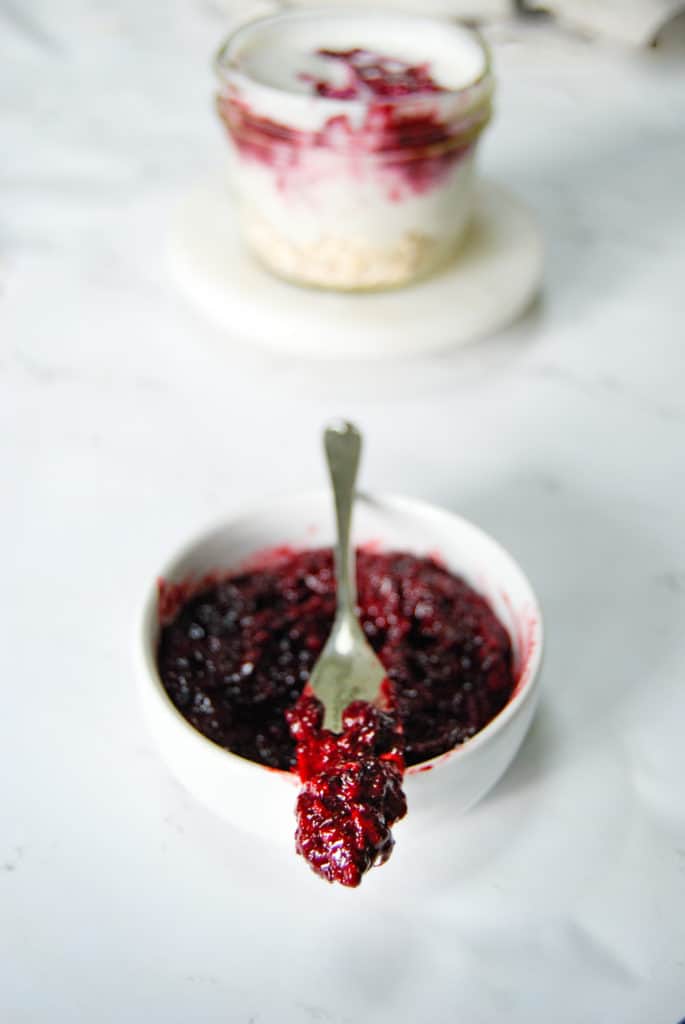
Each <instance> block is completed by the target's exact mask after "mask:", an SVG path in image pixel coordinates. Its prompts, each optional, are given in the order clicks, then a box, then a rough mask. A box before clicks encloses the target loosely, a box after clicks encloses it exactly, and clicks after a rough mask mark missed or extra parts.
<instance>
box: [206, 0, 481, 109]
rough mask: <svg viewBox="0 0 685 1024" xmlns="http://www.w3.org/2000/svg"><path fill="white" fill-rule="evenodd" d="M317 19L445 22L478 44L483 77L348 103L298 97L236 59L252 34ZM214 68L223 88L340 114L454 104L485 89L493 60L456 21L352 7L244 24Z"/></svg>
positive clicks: (474, 34)
mask: <svg viewBox="0 0 685 1024" xmlns="http://www.w3.org/2000/svg"><path fill="white" fill-rule="evenodd" d="M313 16H314V17H319V16H320V17H322V18H336V17H354V18H359V19H363V20H367V19H372V18H374V17H376V18H377V17H383V18H385V19H388V18H392V19H395V20H398V19H401V20H404V21H412V22H416V23H424V24H425V23H430V24H433V25H435V24H439V23H440V22H441V21H444V22H445V23H446V24H448V25H449V26H450V28H452V29H457V30H459V31H460V32H462V33H463V34H464V35H465V36H468V37H469V39H470V40H471V41H472V42H475V43H476V44H477V46H478V49H479V51H480V56H481V67H480V70H479V73H478V74H477V75H475V77H473V78H471V79H470V80H469V81H467V82H465V83H464V84H463V85H460V86H459V87H456V88H441V89H440V91H439V92H435V93H428V92H414V93H407V94H404V95H400V96H383V97H378V96H373V97H350V98H348V99H340V98H339V97H332V96H320V95H311V94H309V93H304V92H303V93H298V92H295V91H293V90H290V89H287V88H279V87H278V86H277V85H272V84H270V83H267V82H264V81H261V80H260V79H258V78H256V77H254V76H252V75H250V74H249V72H247V71H245V70H244V69H243V68H242V67H241V65H240V61H239V59H237V57H236V54H235V50H236V48H237V47H238V46H239V45H240V43H241V42H243V41H244V40H245V39H246V38H249V36H250V34H251V33H252V32H254V31H255V30H259V29H260V28H263V27H268V26H270V25H277V24H278V23H279V22H284V21H285V22H293V21H298V20H302V21H307V20H311V18H312V17H313ZM213 67H214V71H215V74H216V75H217V77H218V79H219V81H220V82H221V83H222V84H237V83H240V82H243V83H245V84H248V85H249V87H250V88H252V89H255V88H256V89H258V90H259V91H260V92H261V93H263V94H264V95H265V96H266V95H269V94H271V95H274V96H279V97H283V96H287V97H288V99H289V101H290V102H294V103H297V102H298V101H301V102H307V103H312V102H314V103H315V104H316V105H317V106H320V107H321V109H326V108H329V109H337V110H339V111H340V110H342V109H348V110H352V109H355V108H356V109H360V108H365V107H368V106H370V105H371V104H374V103H379V102H382V103H383V105H384V106H388V107H396V108H398V109H400V108H402V107H404V106H410V105H412V104H416V103H417V102H421V101H425V100H426V99H431V100H433V101H434V102H435V101H437V102H441V103H444V102H446V101H449V100H450V99H452V100H453V99H455V98H458V97H463V96H465V95H468V94H469V93H471V92H472V91H473V90H475V89H477V88H478V87H481V86H483V85H484V84H485V83H487V82H488V80H489V79H491V78H492V57H491V51H490V47H489V46H488V44H487V43H486V41H485V39H484V38H483V36H482V34H481V33H480V32H479V31H478V29H476V28H474V27H473V26H471V25H467V24H466V23H464V22H461V21H459V20H458V19H454V18H450V19H446V18H440V17H438V16H431V15H424V14H415V13H413V12H408V11H387V10H382V9H379V8H377V7H372V8H364V9H362V10H360V9H358V8H352V7H325V8H323V7H318V8H317V7H310V8H305V9H302V10H286V11H280V12H277V13H274V14H267V15H262V16H260V17H257V18H252V19H250V20H249V21H245V22H242V23H241V24H240V25H238V26H237V27H236V28H235V29H234V30H233V31H232V32H231V33H230V34H229V35H228V37H227V38H226V39H225V40H224V42H223V43H222V44H221V46H220V47H219V49H218V50H217V52H216V54H215V56H214V60H213ZM488 98H489V93H488Z"/></svg>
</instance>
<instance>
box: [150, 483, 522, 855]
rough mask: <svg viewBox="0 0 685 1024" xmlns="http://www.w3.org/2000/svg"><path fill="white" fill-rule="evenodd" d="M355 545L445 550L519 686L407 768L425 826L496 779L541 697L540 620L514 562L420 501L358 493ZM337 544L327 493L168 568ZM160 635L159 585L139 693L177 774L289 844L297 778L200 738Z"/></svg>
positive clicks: (223, 810)
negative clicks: (510, 659)
mask: <svg viewBox="0 0 685 1024" xmlns="http://www.w3.org/2000/svg"><path fill="white" fill-rule="evenodd" d="M354 539H355V542H356V543H358V544H363V543H368V542H373V543H374V544H380V545H381V546H382V547H383V548H386V549H393V548H394V549H396V550H406V551H410V552H412V553H413V554H417V555H426V554H438V555H439V556H440V557H441V558H442V559H443V560H444V562H445V563H446V564H447V566H448V568H449V569H450V570H452V571H453V572H456V573H459V574H460V575H462V576H463V577H464V578H465V579H466V580H467V581H468V582H469V583H471V584H472V586H474V587H475V588H476V589H477V590H478V591H479V592H480V593H482V594H483V595H485V597H486V598H487V599H488V601H489V602H490V604H491V606H492V608H493V609H494V611H495V612H496V613H497V615H498V616H499V618H500V619H501V621H502V622H503V623H504V625H505V626H506V627H507V629H508V631H509V633H510V635H511V639H512V643H513V649H514V657H515V665H516V673H517V678H518V682H517V686H516V689H515V692H514V694H513V696H512V698H511V700H510V701H509V703H508V704H507V705H506V707H505V708H504V709H503V710H502V711H501V712H500V713H499V714H498V715H497V717H496V718H494V719H493V721H492V722H490V724H489V725H487V726H486V727H485V728H484V729H483V730H481V732H479V733H478V734H477V735H476V736H474V737H473V739H471V740H469V741H468V742H467V743H465V744H463V745H462V746H459V747H456V748H455V749H454V750H451V751H448V752H447V753H445V754H441V755H440V756H439V757H435V758H433V759H432V760H430V761H426V762H424V763H423V764H420V765H415V766H413V767H411V768H409V770H408V772H407V775H406V779H405V789H406V793H407V800H408V804H409V819H408V820H410V821H411V824H412V826H413V827H415V828H416V827H418V828H420V829H422V830H425V829H426V828H428V827H430V826H431V824H435V823H437V822H439V821H440V820H441V819H443V818H444V817H445V816H447V815H449V816H450V817H453V816H454V815H456V814H459V813H461V812H463V811H465V810H467V809H468V808H469V807H471V806H472V805H473V804H475V803H476V801H477V800H480V798H481V797H483V796H484V795H485V793H486V792H487V791H488V790H489V789H490V788H491V787H492V786H493V785H494V784H495V782H497V780H498V779H499V778H500V776H501V775H502V774H503V773H504V772H505V771H506V769H507V767H508V765H509V764H510V762H511V760H512V758H513V757H514V755H515V754H516V752H517V750H518V748H519V747H520V745H521V742H522V740H523V738H524V736H525V734H526V731H527V729H528V727H529V725H530V723H531V720H532V717H533V712H534V710H535V705H536V701H537V696H538V677H539V669H540V662H541V656H542V619H541V614H540V609H539V607H538V603H537V600H536V598H535V594H534V593H533V591H532V589H531V586H530V584H529V582H528V580H527V579H526V577H525V576H524V574H523V573H522V571H521V569H520V568H519V567H518V565H517V564H516V563H515V562H514V560H513V559H512V558H511V557H510V555H508V554H507V552H506V551H504V549H503V548H501V547H500V545H499V544H497V543H496V541H494V540H493V539H492V538H491V537H489V536H488V535H487V534H485V533H483V531H482V530H480V529H479V528H478V527H476V526H474V525H473V524H471V523H469V522H467V521H466V520H465V519H461V518H460V517H459V516H456V515H453V514H452V513H451V512H447V511H445V510H444V509H440V508H437V507H435V506H433V505H429V504H426V503H424V502H421V501H417V500H415V499H413V498H401V497H390V496H385V495H383V496H369V495H359V497H358V500H357V503H356V505H355V514H354ZM332 542H333V511H332V503H331V498H330V494H329V493H328V492H327V491H321V492H312V493H306V494H298V495H295V496H292V497H288V498H285V499H279V500H274V501H270V502H269V503H268V504H266V503H265V504H264V505H262V506H260V507H259V508H256V509H253V510H252V511H250V512H248V513H246V514H244V515H241V516H240V517H238V518H236V519H233V520H232V521H230V522H227V523H224V524H222V525H220V526H218V527H216V528H215V529H211V530H208V531H206V532H203V533H201V534H200V535H199V536H198V537H195V538H194V539H193V540H191V541H190V543H188V544H186V545H185V546H184V547H183V548H182V549H181V551H180V552H179V553H178V554H177V555H176V556H175V557H174V558H173V559H172V560H171V561H170V562H169V563H168V564H167V565H166V566H164V567H163V568H162V570H161V572H160V576H161V577H163V578H164V579H165V580H169V581H172V582H182V581H186V580H188V579H192V578H201V577H202V576H204V575H205V574H207V573H209V572H213V571H216V570H219V571H224V570H226V571H230V570H231V569H232V568H234V567H237V566H239V565H240V564H241V563H242V562H244V561H245V559H246V558H247V557H248V556H250V555H252V554H254V553H255V552H258V551H260V550H263V549H268V548H272V547H275V546H278V545H289V546H292V547H294V548H304V547H318V546H323V545H330V544H331V543H332ZM158 633H159V624H158V614H157V587H156V581H151V587H150V592H149V594H148V596H147V600H146V603H145V609H144V613H143V620H142V630H141V636H140V646H139V650H138V656H139V659H138V660H139V667H140V673H139V674H140V689H141V695H142V700H143V705H144V710H145V714H146V717H147V719H148V722H149V726H150V729H151V730H152V733H153V735H154V737H155V739H156V741H157V743H158V745H159V749H160V751H161V753H162V756H163V757H164V759H165V760H166V762H167V763H168V765H169V767H170V769H171V771H172V772H173V774H174V775H175V776H176V777H177V779H178V780H179V781H180V782H181V783H182V784H183V785H184V786H185V787H186V788H187V789H188V790H190V792H191V793H192V794H193V795H194V796H195V797H197V799H198V800H200V801H202V802H203V803H204V804H206V805H207V806H208V807H209V808H211V810H213V811H215V812H216V813H217V814H219V815H221V816H222V817H224V818H226V819H227V820H228V821H230V822H232V823H233V824H234V825H236V826H238V827H239V828H241V829H243V830H246V831H249V832H252V833H258V834H260V835H262V836H267V837H269V838H273V839H283V840H285V841H287V842H288V843H292V836H293V831H294V817H293V809H294V801H295V795H296V788H297V784H298V780H297V777H296V776H295V775H293V774H290V773H288V772H282V771H277V770H274V769H270V768H265V767H263V766H262V765H258V764H255V763H254V762H252V761H248V760H246V759H245V758H242V757H239V756H237V755H236V754H232V753H230V752H229V751H227V750H224V749H223V748H221V747H218V746H216V745H215V744H214V743H212V742H211V741H210V740H208V739H206V738H205V737H204V736H202V734H201V733H199V732H197V730H196V729H194V728H193V727H192V726H191V725H190V724H189V723H188V722H187V721H186V720H185V719H184V718H183V717H182V715H181V714H180V713H179V712H178V711H177V710H176V708H175V707H174V705H173V704H172V703H171V701H170V699H169V698H168V696H167V694H166V692H165V690H164V688H163V686H162V683H161V681H160V678H159V674H158V672H157V667H156V661H155V654H156V647H157V639H158Z"/></svg>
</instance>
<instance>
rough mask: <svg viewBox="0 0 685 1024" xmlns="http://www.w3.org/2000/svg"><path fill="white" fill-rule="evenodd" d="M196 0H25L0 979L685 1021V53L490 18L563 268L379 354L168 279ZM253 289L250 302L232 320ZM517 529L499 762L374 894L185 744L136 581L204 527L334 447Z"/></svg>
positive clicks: (510, 135) (505, 102)
mask: <svg viewBox="0 0 685 1024" xmlns="http://www.w3.org/2000/svg"><path fill="white" fill-rule="evenodd" d="M224 25H225V13H222V10H221V8H220V7H219V6H217V5H215V4H214V3H212V2H210V0H205V2H197V3H191V2H190V0H174V2H170V3H167V4H165V5H162V4H139V3H136V2H135V0H125V2H124V0H120V2H118V3H116V4H110V5H109V6H105V5H99V4H98V5H95V4H92V3H88V2H86V0H74V2H72V3H70V4H61V5H55V4H51V3H49V2H48V0H31V2H28V3H20V0H2V2H0V58H1V60H0V76H1V83H2V88H1V90H0V95H1V96H2V103H3V106H4V108H5V111H4V114H3V118H2V122H1V128H0V131H1V132H2V141H1V143H0V153H1V154H2V156H1V158H0V182H1V186H2V189H1V202H2V233H1V235H0V260H1V263H0V387H1V391H0V421H1V423H2V428H3V438H4V443H3V444H2V446H1V448H0V473H1V479H2V489H3V491H2V497H3V500H2V525H3V546H2V565H3V575H4V588H3V590H4V601H3V604H2V614H1V615H0V622H1V623H2V648H1V649H2V652H3V700H2V714H1V715H0V749H1V750H2V772H1V773H0V780H1V781H0V793H1V808H2V810H1V821H2V827H1V828H0V869H1V870H0V943H1V947H0V948H1V950H2V954H1V956H0V964H1V966H0V1018H1V1019H2V1020H3V1022H5V1021H7V1022H8V1024H15V1022H17V1024H24V1022H40V1024H42V1022H48V1021H49V1022H51V1024H54V1022H63V1021H64V1022H71V1021H79V1022H81V1021H83V1022H88V1024H92V1022H93V1021H98V1022H109V1021H113V1022H115V1021H116V1022H124V1021H125V1022H127V1024H129V1022H138V1021H140V1022H143V1021H144V1022H146V1024H149V1022H156V1021H160V1022H161V1021H163V1022H165V1024H187V1022H189V1021H202V1022H214V1021H217V1022H218V1021H221V1022H234V1021H235V1022H240V1024H250V1022H252V1024H290V1022H296V1024H300V1022H302V1024H309V1022H323V1024H347V1022H352V1021H365V1022H376V1021H378V1022H386V1021H387V1022H390V1021H392V1022H398V1021H402V1022H404V1021H407V1022H414V1021H427V1022H436V1024H437V1022H440V1024H442V1022H444V1021H451V1020H462V1021H464V1022H467V1024H490V1022H493V1024H494V1022H495V1021H500V1020H506V1021H507V1022H508V1024H543V1022H547V1021H549V1020H554V1021H555V1022H556V1024H582V1022H588V1024H596V1022H598V1021H602V1022H604V1021H606V1022H610V1021H611V1022H613V1021H617V1022H618V1021H620V1022H621V1024H644V1022H646V1021H649V1022H657V1021H659V1022H665V1024H676V1021H677V1020H679V1019H680V1017H682V1016H683V1015H685V952H684V951H685V918H684V916H683V906H684V905H685V826H684V823H683V800H682V779H683V773H684V771H685V757H684V753H683V721H684V720H685V718H684V716H685V691H684V680H683V665H684V664H685V633H684V631H683V628H682V623H683V613H684V611H685V536H684V534H683V517H684V513H685V508H684V505H685V501H684V493H683V492H684V484H683V468H684V467H683V452H684V445H683V440H684V434H685V399H684V398H683V380H684V375H685V354H684V352H685V348H684V344H683V342H684V338H683V324H684V321H685V317H684V314H685V287H684V283H685V248H684V239H685V204H684V202H683V178H684V175H685V141H684V136H683V123H684V120H685V67H684V65H683V60H682V51H680V52H679V51H678V50H677V49H676V50H675V51H669V52H663V53H660V52H658V51H652V52H649V53H647V54H644V55H639V54H630V53H627V52H625V51H621V50H619V49H611V48H609V47H608V46H604V47H599V46H589V45H588V44H587V43H584V42H582V41H580V40H573V39H572V38H564V37H562V36H556V35H554V34H552V33H550V32H549V31H548V30H546V29H541V28H539V27H537V28H536V27H534V26H529V27H528V28H527V29H526V30H525V32H524V33H523V34H522V33H521V32H520V31H518V30H517V31H513V30H512V29H510V28H509V27H508V26H506V25H501V26H499V27H498V28H497V29H496V30H495V31H494V42H495V59H496V63H497V68H498V71H499V78H500V98H499V102H498V117H497V121H496V122H495V125H494V126H493V128H492V131H491V132H490V135H489V138H488V140H487V142H486V144H485V151H484V157H483V165H484V169H485V170H486V172H487V174H488V175H489V176H491V177H492V178H495V179H499V180H501V181H502V182H504V183H506V184H507V185H508V186H510V187H512V188H514V189H515V190H516V191H518V193H519V194H520V195H521V196H522V198H524V199H525V200H526V201H527V202H528V203H529V204H530V205H531V206H532V207H533V208H534V209H535V210H536V211H537V213H538V215H539V218H540V220H541V223H542V225H543V227H544V230H545V232H546V235H547V239H548V244H549V260H548V270H547V281H546V289H545V295H544V299H543V300H542V302H541V303H540V304H539V306H538V307H537V308H536V309H535V310H534V311H533V312H531V314H530V315H529V316H528V317H527V318H526V319H525V321H524V322H522V323H520V324H518V325H517V326H516V327H515V328H514V329H512V330H510V331H509V332H508V333H507V334H505V335H503V336H501V337H499V338H497V339H493V340H491V341H489V342H486V343H481V344H479V345H477V346H474V347H473V348H471V349H469V350H465V351H462V352H455V353H453V354H452V355H447V356H445V357H442V358H439V359H435V360H431V361H425V362H418V363H412V364H398V365H397V366H394V367H390V368H384V369H383V374H382V377H374V376H373V372H372V371H371V372H370V371H369V370H365V371H364V372H363V375H361V374H360V372H359V370H358V368H357V369H355V368H354V367H349V366H347V367H341V368H336V369H335V370H333V369H332V368H331V367H330V366H329V367H323V368H322V367H317V366H315V365H312V364H309V363H307V362H304V361H301V362H296V361H292V360H288V359H285V358H282V359H279V358H275V357H273V356H267V355H261V354H258V353H256V352H253V351H250V350H243V349H241V348H240V347H239V346H238V345H236V344H235V343H233V342H232V341H231V338H229V337H226V336H225V335H224V334H222V333H221V332H219V331H217V330H215V329H214V328H212V327H210V326H208V325H207V324H206V323H205V322H204V321H203V320H202V319H201V318H200V317H199V315H197V314H195V312H194V311H193V309H192V308H189V306H188V305H187V304H186V302H185V301H184V300H183V299H182V297H180V296H179V295H177V294H176V292H175V291H174V288H173V286H172V285H171V283H170V280H169V278H168V277H167V274H166V271H165V267H164V265H163V256H162V253H163V243H164V234H165V228H166V226H167V224H168V221H169V217H170V212H171V210H172V209H173V207H174V205H175V203H176V202H177V200H178V198H179V196H180V195H182V194H183V192H184V191H185V190H186V189H187V188H188V186H189V185H190V184H192V182H193V181H194V180H196V179H197V178H198V177H199V176H201V175H202V174H203V173H206V172H207V170H208V169H211V168H213V167H214V166H215V165H216V164H217V162H218V161H219V160H220V159H221V158H222V154H223V140H222V138H221V134H220V131H219V129H218V127H217V125H216V123H215V121H214V118H213V114H212V109H211V103H210V99H209V97H210V89H211V78H210V74H209V70H208V62H207V57H208V54H209V53H210V52H211V51H212V49H213V47H214V45H215V44H216V43H217V42H218V40H219V39H220V37H221V35H222V33H223V31H224ZM239 327H240V325H239V324H236V334H238V333H239ZM339 412H343V413H345V414H346V415H348V416H350V417H354V418H355V419H357V420H358V421H359V422H360V424H361V425H362V426H363V428H364V429H365V431H366V433H367V435H368V453H367V458H366V462H365V466H364V483H365V485H366V486H371V487H373V488H376V489H390V490H396V491H405V492H409V493H412V494H416V495H419V496H423V497H426V498H429V499H431V500H435V501H438V502H442V503H444V504H446V505H448V506H449V507H451V508H454V509H458V510H459V511H461V512H463V513H464V514H466V515H468V516H470V517H472V518H473V519H475V520H476V521H478V522H479V523H481V524H482V525H483V526H484V527H485V528H487V529H489V530H490V531H492V532H493V533H494V534H495V535H496V536H497V537H498V538H499V539H500V540H501V541H503V542H504V543H505V544H506V545H507V546H508V547H509V548H510V549H511V550H512V552H513V553H514V554H515V555H516V556H517V557H518V558H519V559H520V560H521V562H522V564H523V565H524V566H525V567H526V569H527V570H528V572H529V574H530V576H531V577H532V580H533V582H534V584H535V586H536V587H537V589H538V592H539V595H540V597H541V600H542V602H543V606H544V608H545V610H546V616H547V627H548V651H547V663H546V691H545V697H544V700H543V706H542V709H541V711H540V714H539V717H538V719H537V721H536V724H535V726H534V729H533V731H532V733H531V735H530V738H529V740H528V741H527V743H526V745H525V747H524V749H523V752H522V753H521V755H520V756H519V758H518V760H517V762H516V763H515V765H514V767H513V768H512V770H511V771H510V773H509V775H508V777H507V778H506V780H505V781H504V782H503V783H502V784H501V785H500V786H499V787H498V788H497V790H496V791H495V792H494V793H493V795H492V796H491V797H490V798H488V799H487V800H486V801H485V802H484V803H483V804H482V805H481V806H480V807H479V808H478V809H477V810H476V811H474V812H473V813H472V814H470V815H469V816H467V817H466V818H464V819H462V820H460V821H455V822H445V826H444V830H443V832H442V833H441V834H440V835H438V836H434V837H430V839H429V841H428V842H427V843H426V846H425V847H424V848H419V849H414V848H412V849H409V848H406V847H403V845H402V836H401V828H398V830H397V837H398V846H397V849H396V852H395V854H394V856H393V859H392V860H391V862H390V863H389V864H388V865H387V867H385V868H384V869H383V870H381V871H378V872H376V873H375V874H373V875H372V876H370V877H369V879H368V880H367V883H366V884H365V885H364V886H363V888H362V889H361V890H359V891H358V892H355V893H350V892H346V891H338V890H333V889H329V888H327V887H325V886H324V885H323V884H322V883H319V882H318V880H316V879H315V878H314V877H313V876H310V874H309V873H308V872H307V870H306V868H305V867H304V866H303V865H302V864H301V863H300V862H298V861H296V859H295V858H294V856H292V857H291V856H288V855H286V854H284V853H283V852H282V851H279V850H278V849H277V848H274V849H272V848H271V847H269V846H268V845H260V844H258V843H256V842H255V841H253V840H250V841H247V840H245V839H244V838H242V837H241V836H240V835H238V834H237V833H234V832H232V831H231V830H230V829H229V828H228V827H227V826H226V825H224V824H222V823H221V822H220V821H218V820H215V819H214V818H212V817H211V816H210V815H209V814H208V813H206V812H205V811H203V810H202V808H200V807H199V806H196V805H195V804H194V803H193V801H192V800H191V799H190V798H189V797H187V796H186V795H185V794H184V793H183V792H181V791H180V790H179V788H178V787H177V786H176V785H175V784H174V783H173V782H172V780H171V779H170V777H169V775H168V773H167V771H166V770H165V767H164V765H163V764H162V763H161V762H160V760H159V758H158V756H157V754H156V752H155V750H154V749H153V748H152V745H151V742H150V740H149V738H148V736H147V734H146V732H145V729H144V726H143V723H142V721H141V719H140V716H139V710H138V704H137V700H136V693H135V681H134V679H133V675H132V657H131V645H132V642H133V640H132V638H133V633H134V629H135V626H136V612H137V602H138V600H139V597H140V594H141V592H142V589H143V587H144V585H145V584H146V583H147V581H148V580H149V579H150V577H151V575H152V574H153V573H154V572H155V571H156V569H157V566H158V565H159V564H160V562H161V561H162V560H163V559H164V558H165V557H166V556H167V554H168V553H169V552H170V551H171V550H172V549H173V548H174V547H175V545H176V544H177V543H178V542H179V541H180V540H181V539H183V538H184V537H185V536H186V535H187V534H189V533H190V532H191V531H192V530H193V529H194V528H195V527H196V526H198V525H199V524H201V523H204V522H205V521H206V520H209V519H213V518H215V517H216V516H218V515H219V514H220V513H221V511H222V510H223V509H226V510H230V509H233V508H235V507H237V506H238V505H240V504H241V503H242V502H243V501H244V500H246V499H250V500H252V499H254V498H256V497H259V496H260V495H262V494H269V493H273V492H278V491H279V490H290V489H297V488H302V487H308V486H311V485H315V484H318V483H320V482H321V480H322V466H321V460H320V454H319V446H318V440H317V431H318V429H319V427H320V425H321V423H322V421H323V420H324V419H325V418H326V417H328V416H330V415H331V414H335V413H339Z"/></svg>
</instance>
